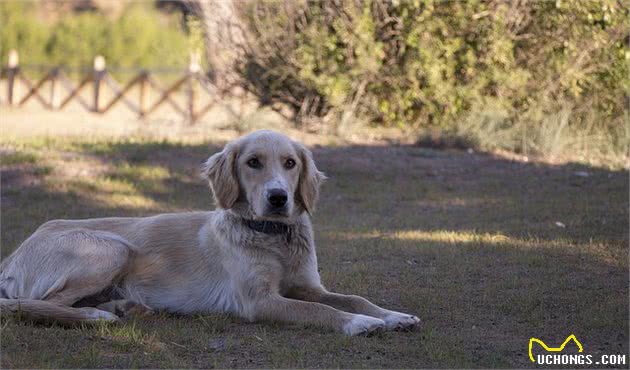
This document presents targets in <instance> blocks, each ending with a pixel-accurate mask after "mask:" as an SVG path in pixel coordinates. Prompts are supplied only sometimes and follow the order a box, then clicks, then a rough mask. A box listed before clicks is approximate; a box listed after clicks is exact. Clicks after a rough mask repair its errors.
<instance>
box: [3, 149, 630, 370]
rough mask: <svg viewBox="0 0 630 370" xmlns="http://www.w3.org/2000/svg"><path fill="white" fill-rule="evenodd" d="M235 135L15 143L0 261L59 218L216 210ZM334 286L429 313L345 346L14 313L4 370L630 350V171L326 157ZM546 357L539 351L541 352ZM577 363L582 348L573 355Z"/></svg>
mask: <svg viewBox="0 0 630 370" xmlns="http://www.w3.org/2000/svg"><path fill="white" fill-rule="evenodd" d="M222 144H223V142H208V143H205V142H197V143H181V142H175V141H169V140H151V139H144V140H141V139H135V140H121V139H112V140H105V139H102V140H95V139H89V140H88V139H85V140H83V139H77V138H74V139H72V138H64V139H50V138H49V139H45V140H44V139H19V140H13V139H12V140H3V141H2V143H1V145H0V155H1V157H2V161H1V165H2V198H1V200H2V229H1V231H2V255H3V256H7V255H8V254H9V253H10V252H11V251H13V250H14V249H15V248H17V246H18V245H19V243H21V242H22V241H23V240H24V239H25V238H26V237H28V236H29V235H30V234H31V233H32V232H33V231H34V230H35V229H36V228H37V227H38V225H40V224H41V223H43V222H44V221H46V220H49V219H54V218H87V217H104V216H144V215H152V214H155V213H160V212H172V211H188V210H200V209H210V208H212V207H213V206H212V202H211V197H210V194H209V192H208V189H207V187H206V184H204V183H203V182H202V181H201V180H200V179H199V178H198V175H197V167H198V164H200V163H201V161H202V160H204V159H205V158H207V156H208V155H209V154H211V153H213V152H215V151H216V150H218V149H219V148H220V146H221V145H222ZM313 151H314V154H315V159H316V161H317V163H318V166H319V168H320V169H321V170H322V171H324V172H326V174H327V175H328V176H329V178H330V179H329V180H328V181H327V182H326V184H325V185H324V187H323V195H322V199H321V202H320V204H319V210H318V212H317V213H316V214H315V217H314V226H315V232H316V240H317V245H318V254H319V260H320V267H321V275H322V279H323V281H324V283H325V285H326V286H327V287H328V288H329V289H331V290H334V291H338V292H343V293H355V294H359V295H362V296H365V297H367V298H368V299H370V300H372V301H373V302H375V303H377V304H379V305H382V306H385V307H387V308H392V309H396V310H400V311H404V312H409V313H414V314H416V315H418V316H419V317H420V318H421V319H422V320H423V326H422V327H421V328H420V329H418V330H416V331H414V332H409V333H384V334H379V335H376V336H372V337H355V338H347V337H344V336H342V335H340V334H337V333H330V332H327V331H324V330H322V329H319V328H313V327H307V328H305V327H300V326H296V325H293V326H286V325H279V324H274V323H258V324H248V323H245V322H243V321H242V320H239V319H238V318H233V317H229V316H226V315H197V316H192V317H182V316H173V315H167V314H158V315H156V316H154V317H150V318H147V319H142V320H137V321H127V322H125V323H123V324H120V325H114V326H107V325H102V326H96V327H79V328H73V329H68V328H62V327H58V326H46V325H32V324H30V323H26V322H18V321H17V320H15V319H14V318H11V317H2V321H1V328H2V337H1V339H2V344H1V345H2V347H1V349H2V352H1V355H2V356H1V362H0V366H1V367H2V368H15V367H20V368H24V367H26V368H42V367H53V368H136V367H151V368H188V367H204V368H208V367H218V368H225V367H257V368H266V367H324V368H335V367H343V368H347V367H360V368H381V367H387V368H411V367H413V368H417V367H432V368H434V367H532V366H535V365H534V364H532V363H531V362H530V360H529V358H528V353H527V345H528V341H529V338H530V337H537V338H540V339H542V340H544V341H545V342H546V343H547V344H548V345H549V346H557V345H559V344H560V343H562V341H564V339H565V338H566V337H567V336H568V335H569V334H571V333H573V334H575V335H576V337H577V338H578V339H579V340H580V341H581V343H582V344H583V345H584V353H587V354H593V355H596V356H599V354H626V355H627V354H628V350H629V348H628V192H629V189H628V172H627V171H608V170H603V169H597V168H590V167H584V166H579V165H571V164H568V165H556V166H552V165H545V164H534V163H524V162H517V161H509V160H506V159H501V158H498V157H492V156H489V155H482V154H474V153H473V154H470V153H466V152H460V151H436V150H432V149H428V148H421V147H416V146H358V145H353V146H321V147H315V148H314V150H313ZM535 351H536V353H541V351H542V349H540V348H536V349H535ZM568 351H569V352H571V353H573V352H575V350H574V349H569V350H568Z"/></svg>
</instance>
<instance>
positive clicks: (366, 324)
mask: <svg viewBox="0 0 630 370" xmlns="http://www.w3.org/2000/svg"><path fill="white" fill-rule="evenodd" d="M384 328H385V321H383V320H381V319H377V318H375V317H371V316H366V315H353V316H352V319H350V321H348V322H347V323H346V324H345V325H344V326H343V332H344V333H345V334H346V335H361V334H369V333H372V332H375V331H379V330H383V329H384Z"/></svg>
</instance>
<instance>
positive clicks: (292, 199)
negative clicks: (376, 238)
mask: <svg viewBox="0 0 630 370" xmlns="http://www.w3.org/2000/svg"><path fill="white" fill-rule="evenodd" d="M203 173H204V176H206V177H207V178H208V180H209V183H210V187H211V189H212V192H213V194H214V198H215V201H216V204H217V206H218V208H217V210H215V211H211V212H191V213H174V214H161V215H157V216H153V217H144V218H130V217H115V218H97V219H88V220H53V221H49V222H47V223H45V224H44V225H42V226H41V227H39V229H37V231H35V233H34V234H33V235H31V236H30V237H29V238H28V239H27V240H26V241H24V243H22V245H21V246H20V247H19V248H18V249H17V250H16V251H15V252H14V253H13V254H12V255H11V256H9V257H7V258H6V259H5V260H4V261H2V264H1V265H0V308H2V309H3V310H10V311H20V312H22V313H23V314H24V315H25V316H28V317H31V318H34V319H44V320H53V321H58V322H62V323H74V322H91V321H97V320H105V321H117V320H119V316H122V315H125V314H147V313H151V312H152V311H153V310H164V311H168V312H176V313H183V314H187V313H193V312H226V313H231V314H234V315H238V316H240V317H243V318H246V319H248V320H251V321H255V320H274V321H281V322H292V323H305V324H315V325H321V326H324V327H328V328H331V329H334V330H338V331H341V332H343V333H345V334H347V335H357V334H365V333H370V332H373V331H377V330H394V329H408V328H411V327H413V326H415V325H417V324H418V322H419V320H418V318H417V317H415V316H412V315H408V314H404V313H400V312H395V311H390V310H387V309H383V308H381V307H378V306H376V305H374V304H372V303H370V302H369V301H368V300H366V299H364V298H361V297H358V296H354V295H343V294H336V293H331V292H329V291H327V290H326V289H325V288H324V287H323V286H322V284H321V282H320V276H319V273H318V270H317V256H316V253H315V243H314V242H313V229H312V226H311V221H310V217H309V216H310V214H311V213H312V212H313V209H314V206H315V202H316V201H317V197H318V193H319V187H320V183H321V182H322V180H323V179H324V175H323V174H322V173H321V172H319V171H318V170H317V168H316V167H315V163H314V162H313V159H312V156H311V153H310V151H309V150H308V149H306V148H305V147H304V146H303V145H302V144H299V143H296V142H294V141H292V140H291V139H289V138H288V137H286V136H284V135H281V134H279V133H276V132H272V131H257V132H254V133H252V134H249V135H247V136H244V137H242V138H240V139H238V140H236V141H234V142H231V143H229V144H227V145H226V146H225V148H224V149H223V150H222V151H221V152H219V153H216V154H214V155H213V156H211V157H210V158H209V159H208V161H207V162H206V163H205V164H204V166H203Z"/></svg>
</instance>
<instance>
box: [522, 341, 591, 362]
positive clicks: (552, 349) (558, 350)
mask: <svg viewBox="0 0 630 370" xmlns="http://www.w3.org/2000/svg"><path fill="white" fill-rule="evenodd" d="M570 341H573V342H575V344H577V347H578V352H582V351H583V350H584V348H583V347H582V343H580V341H579V340H577V338H576V337H575V334H571V335H569V336H568V337H567V339H565V341H564V342H563V343H562V344H561V345H560V347H549V346H547V345H546V344H545V342H543V341H542V340H540V339H538V338H529V348H528V349H529V359H530V360H532V362H536V361H535V360H534V355H533V354H532V347H533V346H534V343H538V344H540V345H541V346H542V348H543V349H544V350H545V351H547V352H562V350H564V347H565V346H566V345H567V343H569V342H570Z"/></svg>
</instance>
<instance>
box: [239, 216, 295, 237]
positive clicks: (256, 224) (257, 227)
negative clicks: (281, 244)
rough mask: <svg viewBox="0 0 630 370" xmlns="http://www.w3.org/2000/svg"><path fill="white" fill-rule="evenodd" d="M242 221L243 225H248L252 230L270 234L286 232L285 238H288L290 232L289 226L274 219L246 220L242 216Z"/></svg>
mask: <svg viewBox="0 0 630 370" xmlns="http://www.w3.org/2000/svg"><path fill="white" fill-rule="evenodd" d="M243 223H244V224H245V226H247V227H249V228H250V229H252V230H254V231H258V232H259V233H264V234H271V235H279V234H286V235H287V239H288V238H290V234H291V226H289V225H287V224H285V223H282V222H275V221H255V220H248V219H246V218H243Z"/></svg>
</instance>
